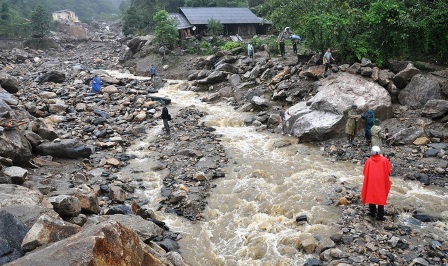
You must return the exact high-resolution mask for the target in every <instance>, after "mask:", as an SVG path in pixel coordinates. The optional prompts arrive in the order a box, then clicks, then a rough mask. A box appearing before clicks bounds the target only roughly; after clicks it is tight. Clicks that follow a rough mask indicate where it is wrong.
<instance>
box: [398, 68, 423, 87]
mask: <svg viewBox="0 0 448 266" xmlns="http://www.w3.org/2000/svg"><path fill="white" fill-rule="evenodd" d="M419 73H420V70H419V69H418V68H416V67H414V65H413V64H412V63H409V64H408V65H407V67H406V68H405V69H403V70H402V71H400V72H398V73H397V74H396V75H395V76H394V78H393V81H394V83H395V85H396V86H397V88H399V89H404V87H406V85H407V84H408V83H409V81H410V80H411V79H412V77H414V76H415V75H417V74H419Z"/></svg>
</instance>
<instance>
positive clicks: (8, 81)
mask: <svg viewBox="0 0 448 266" xmlns="http://www.w3.org/2000/svg"><path fill="white" fill-rule="evenodd" d="M0 86H1V87H2V88H3V89H5V90H6V91H7V92H9V93H16V92H18V91H19V89H20V83H19V81H17V79H16V78H14V77H12V76H11V75H9V74H7V73H5V72H3V71H0Z"/></svg>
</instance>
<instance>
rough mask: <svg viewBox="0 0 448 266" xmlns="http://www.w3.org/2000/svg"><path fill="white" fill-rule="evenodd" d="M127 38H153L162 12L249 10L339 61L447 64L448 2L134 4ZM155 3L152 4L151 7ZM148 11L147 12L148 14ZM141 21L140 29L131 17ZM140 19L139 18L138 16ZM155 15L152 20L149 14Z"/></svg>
mask: <svg viewBox="0 0 448 266" xmlns="http://www.w3.org/2000/svg"><path fill="white" fill-rule="evenodd" d="M129 1H130V9H131V11H132V8H133V7H134V10H137V11H136V12H131V13H129V11H130V9H128V16H127V19H126V18H125V20H124V24H125V27H126V25H127V24H132V25H133V26H134V27H135V29H133V30H132V31H126V32H125V33H128V34H129V33H130V34H135V33H149V32H151V31H152V30H153V21H152V19H151V17H152V15H151V14H154V13H155V12H156V11H157V10H158V9H159V8H165V9H166V10H167V11H168V12H177V10H178V8H179V7H181V6H195V7H198V6H202V7H210V6H246V7H249V8H250V9H251V10H252V11H254V12H255V13H256V14H257V15H258V16H260V17H263V18H266V19H269V20H270V21H272V23H273V27H274V28H275V29H276V30H278V31H279V30H281V29H283V28H284V27H290V28H291V29H292V30H293V32H294V33H296V34H298V35H300V36H301V37H302V39H303V40H304V42H303V44H304V45H306V46H307V47H308V48H310V49H311V50H314V51H323V50H325V49H326V48H327V47H331V48H333V49H336V50H338V51H339V54H340V55H339V56H340V57H339V59H341V60H344V61H347V62H353V61H356V60H360V59H361V58H362V57H368V58H370V59H372V60H374V61H375V62H376V63H378V64H379V65H383V64H385V63H386V60H387V59H388V58H401V59H410V60H416V59H428V58H429V59H432V61H438V62H446V61H447V60H448V49H445V48H444V47H448V34H447V32H446V25H448V2H447V1H446V0H384V1H380V0H376V1H371V0H312V1H310V0H265V1H262V0H213V1H209V0H207V1H205V0H185V1H182V0H172V1H165V0H151V1H143V0H129ZM149 2H151V4H149ZM143 10H145V11H143ZM131 14H133V15H136V14H137V17H141V18H142V19H139V22H140V23H139V24H135V18H133V17H132V15H131ZM139 14H140V15H139ZM145 14H150V15H145Z"/></svg>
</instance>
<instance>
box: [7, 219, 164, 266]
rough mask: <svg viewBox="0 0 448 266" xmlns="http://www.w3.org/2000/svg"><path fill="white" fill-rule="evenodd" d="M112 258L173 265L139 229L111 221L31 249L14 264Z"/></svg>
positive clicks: (46, 265) (82, 262)
mask: <svg viewBox="0 0 448 266" xmlns="http://www.w3.org/2000/svg"><path fill="white" fill-rule="evenodd" d="M99 250H101V252H99ZM109 260H110V261H113V262H114V264H116V265H161V266H168V265H171V264H170V263H169V262H168V261H167V260H166V259H164V258H163V256H162V254H160V253H159V252H158V251H156V250H155V249H153V248H151V247H150V246H148V245H145V244H144V243H143V242H142V241H141V240H140V239H139V238H138V236H137V233H136V232H134V231H133V230H131V229H129V228H128V227H126V226H124V225H122V224H121V223H118V222H114V221H110V222H103V223H100V224H97V225H94V226H91V227H89V228H86V229H85V230H83V231H81V232H79V233H77V234H75V235H73V236H71V237H69V238H66V239H63V240H61V241H58V242H56V243H54V244H52V245H50V246H48V247H45V248H43V249H40V250H38V251H35V252H30V253H29V254H26V256H25V257H22V258H20V259H18V260H15V261H13V262H12V263H11V264H10V266H31V265H33V266H56V265H67V262H69V261H75V262H76V263H77V264H79V265H95V264H98V263H103V262H104V261H109Z"/></svg>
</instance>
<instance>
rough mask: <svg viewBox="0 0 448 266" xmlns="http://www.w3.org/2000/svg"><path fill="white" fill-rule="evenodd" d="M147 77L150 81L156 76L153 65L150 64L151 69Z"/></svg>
mask: <svg viewBox="0 0 448 266" xmlns="http://www.w3.org/2000/svg"><path fill="white" fill-rule="evenodd" d="M149 75H150V76H151V79H154V77H155V76H156V68H155V67H154V65H153V64H151V67H150V68H149Z"/></svg>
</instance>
